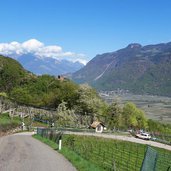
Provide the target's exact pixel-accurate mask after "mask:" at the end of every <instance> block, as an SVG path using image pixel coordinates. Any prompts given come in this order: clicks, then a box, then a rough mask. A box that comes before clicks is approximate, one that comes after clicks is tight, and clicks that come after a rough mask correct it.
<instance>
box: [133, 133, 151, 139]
mask: <svg viewBox="0 0 171 171" xmlns="http://www.w3.org/2000/svg"><path fill="white" fill-rule="evenodd" d="M135 137H136V138H140V139H143V140H150V139H151V135H150V134H149V133H146V132H142V133H139V134H135Z"/></svg>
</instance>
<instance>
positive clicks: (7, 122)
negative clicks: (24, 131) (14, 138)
mask: <svg viewBox="0 0 171 171" xmlns="http://www.w3.org/2000/svg"><path fill="white" fill-rule="evenodd" d="M20 124H21V120H20V118H19V117H13V118H10V116H9V115H8V113H4V114H0V131H1V132H6V131H9V130H11V129H14V128H16V127H18V126H20Z"/></svg>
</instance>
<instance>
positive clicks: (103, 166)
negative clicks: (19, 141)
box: [37, 129, 171, 171]
mask: <svg viewBox="0 0 171 171" xmlns="http://www.w3.org/2000/svg"><path fill="white" fill-rule="evenodd" d="M37 133H38V135H39V136H40V135H41V136H42V137H43V138H47V139H50V140H52V141H54V142H56V143H57V142H58V140H59V137H60V135H61V132H60V131H57V130H53V129H38V132H37ZM62 148H63V149H65V152H66V153H65V157H67V158H69V160H70V161H71V160H72V159H70V157H68V155H69V154H67V151H69V152H71V153H72V152H73V153H74V154H76V155H77V156H80V158H82V159H84V160H86V161H87V162H89V163H91V164H92V165H94V166H97V167H98V168H100V170H101V171H110V170H115V171H139V170H140V168H141V166H142V162H143V159H144V156H145V153H146V150H147V145H143V144H137V143H132V142H127V141H121V140H113V139H105V138H100V137H95V136H80V135H66V134H64V135H63V136H62ZM151 148H152V149H153V151H155V152H157V163H156V171H166V170H167V169H168V167H169V166H171V151H168V150H164V149H160V148H156V147H151ZM71 158H72V157H71ZM79 160H80V159H78V161H79ZM75 162H77V160H76V161H75ZM84 167H85V166H84ZM78 170H80V171H82V169H78ZM83 170H84V169H83ZM85 170H86V169H85ZM98 170H99V169H98ZM93 171H94V170H93Z"/></svg>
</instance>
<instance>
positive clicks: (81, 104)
mask: <svg viewBox="0 0 171 171" xmlns="http://www.w3.org/2000/svg"><path fill="white" fill-rule="evenodd" d="M77 94H78V99H77V101H76V105H75V110H76V112H77V113H79V114H80V115H81V116H84V115H88V116H90V121H89V124H91V123H92V122H93V121H94V120H96V119H100V117H102V115H103V111H104V109H105V106H106V104H105V102H104V101H103V100H102V99H101V98H100V97H99V96H98V94H97V92H96V91H95V90H94V89H92V88H91V87H90V86H88V85H87V84H84V85H81V86H80V88H79V89H78V91H77ZM81 118H82V117H81ZM81 122H82V121H81Z"/></svg>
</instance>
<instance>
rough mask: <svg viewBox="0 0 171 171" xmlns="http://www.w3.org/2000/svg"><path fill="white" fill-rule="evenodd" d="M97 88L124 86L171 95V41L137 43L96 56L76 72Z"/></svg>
mask: <svg viewBox="0 0 171 171" xmlns="http://www.w3.org/2000/svg"><path fill="white" fill-rule="evenodd" d="M73 80H74V81H76V82H78V83H85V82H87V83H89V84H90V85H92V86H93V87H95V88H96V89H98V90H115V89H118V88H119V89H125V90H129V91H130V92H132V93H136V94H153V95H164V96H171V43H162V44H157V45H147V46H141V45H140V44H137V43H134V44H130V45H128V46H127V47H126V48H123V49H120V50H118V51H115V52H111V53H104V54H101V55H97V56H96V57H95V58H93V59H92V60H91V61H90V62H89V63H88V64H87V65H86V66H85V67H84V68H82V69H81V70H79V71H77V72H76V73H74V74H73Z"/></svg>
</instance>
